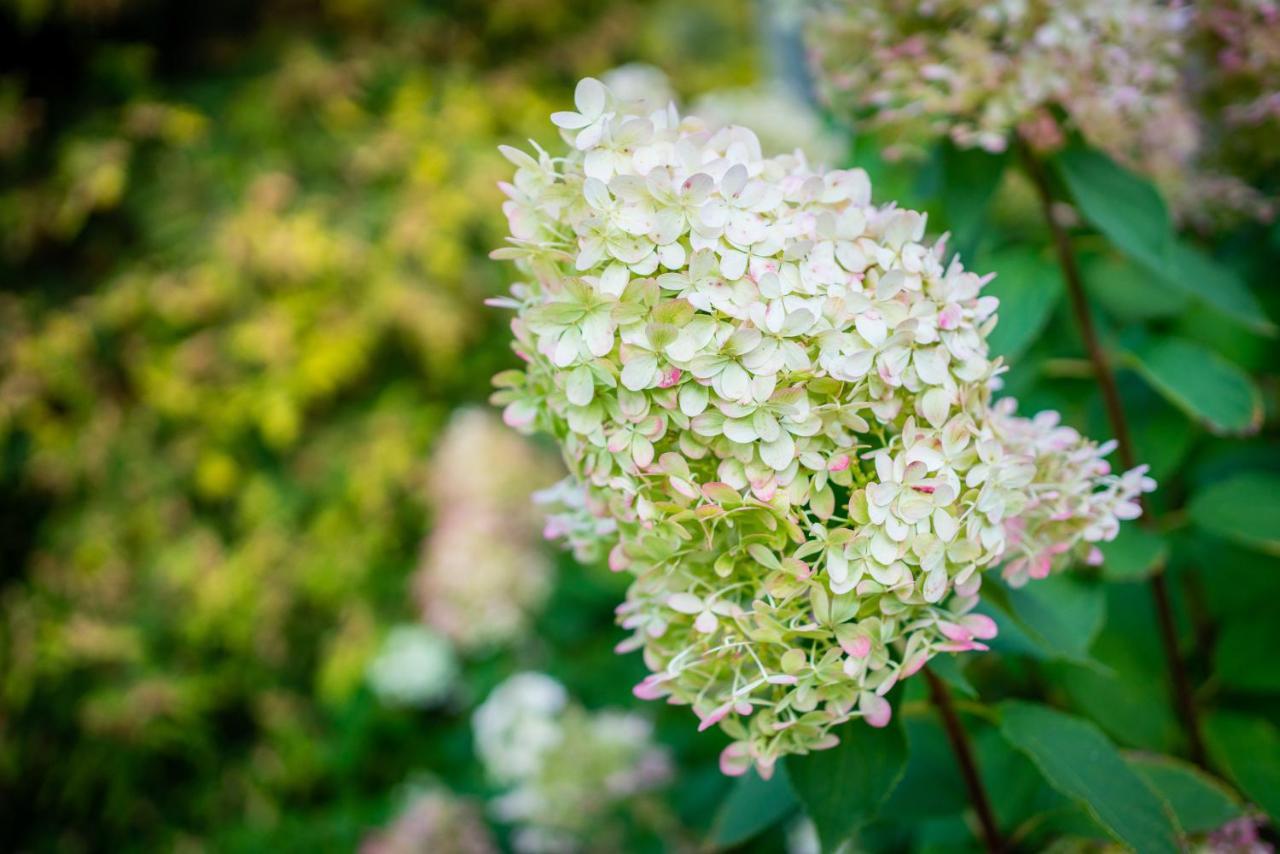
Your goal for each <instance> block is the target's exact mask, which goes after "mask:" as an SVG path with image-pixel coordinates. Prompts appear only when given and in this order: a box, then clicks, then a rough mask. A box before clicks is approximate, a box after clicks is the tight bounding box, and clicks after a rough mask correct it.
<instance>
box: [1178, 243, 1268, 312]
mask: <svg viewBox="0 0 1280 854" xmlns="http://www.w3.org/2000/svg"><path fill="white" fill-rule="evenodd" d="M1157 272H1158V273H1159V274H1160V275H1161V277H1162V278H1163V279H1164V280H1165V281H1167V282H1168V283H1169V284H1171V285H1173V286H1174V287H1175V288H1178V289H1179V290H1181V291H1182V292H1184V293H1187V294H1190V295H1191V296H1193V297H1195V298H1196V299H1198V300H1200V301H1201V302H1203V303H1204V304H1205V305H1208V306H1209V307H1210V308H1212V309H1214V310H1215V311H1217V312H1219V313H1220V314H1222V315H1224V316H1226V317H1228V318H1230V319H1231V320H1234V321H1236V322H1237V323H1239V324H1240V325H1242V326H1244V327H1245V328H1247V329H1249V330H1251V331H1253V332H1257V333H1259V334H1262V335H1274V334H1275V331H1276V327H1275V324H1273V323H1272V322H1271V320H1270V319H1269V318H1268V317H1267V315H1266V312H1264V311H1263V309H1262V305H1261V304H1260V303H1259V302H1258V298H1257V297H1255V296H1254V295H1253V292H1252V291H1251V290H1249V286H1248V285H1246V284H1245V283H1244V281H1243V280H1241V278H1240V277H1239V276H1238V275H1236V273H1235V271H1234V270H1232V269H1231V268H1230V267H1227V266H1225V265H1223V264H1221V263H1219V262H1218V261H1215V260H1214V259H1213V258H1211V257H1210V256H1208V255H1206V254H1205V253H1203V252H1201V251H1200V250H1199V249H1196V248H1195V247H1193V246H1188V245H1187V244H1185V243H1179V242H1176V241H1175V242H1174V243H1173V244H1172V245H1171V246H1170V247H1169V258H1168V263H1166V264H1165V266H1164V268H1163V269H1161V270H1158V271H1157Z"/></svg>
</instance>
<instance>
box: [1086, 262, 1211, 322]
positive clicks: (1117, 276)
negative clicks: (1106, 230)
mask: <svg viewBox="0 0 1280 854" xmlns="http://www.w3.org/2000/svg"><path fill="white" fill-rule="evenodd" d="M1080 266H1081V268H1082V269H1081V272H1082V275H1083V276H1084V284H1085V287H1086V288H1087V289H1088V291H1089V296H1090V298H1091V299H1093V300H1096V301H1097V302H1098V303H1100V304H1101V305H1102V307H1103V308H1105V309H1106V310H1107V313H1108V314H1110V315H1112V316H1113V317H1115V318H1116V319H1117V320H1119V321H1121V322H1122V323H1141V322H1144V321H1147V320H1155V319H1159V318H1163V317H1174V316H1175V315H1177V314H1179V313H1181V312H1182V311H1185V310H1186V308H1187V304H1188V303H1190V302H1191V300H1190V299H1189V298H1188V297H1187V295H1186V294H1184V293H1183V292H1182V291H1180V290H1173V289H1171V288H1170V287H1169V283H1168V282H1167V281H1166V280H1165V277H1164V273H1163V271H1159V272H1152V271H1151V270H1149V269H1147V268H1146V267H1144V266H1142V265H1141V264H1137V263H1135V262H1133V261H1132V260H1131V259H1129V258H1125V257H1123V256H1121V255H1118V254H1115V253H1107V254H1106V255H1102V256H1085V257H1082V258H1081V259H1080Z"/></svg>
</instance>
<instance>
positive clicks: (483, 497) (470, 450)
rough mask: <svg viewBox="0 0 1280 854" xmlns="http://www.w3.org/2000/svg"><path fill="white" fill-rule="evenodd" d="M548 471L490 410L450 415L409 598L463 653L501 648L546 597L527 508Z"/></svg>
mask: <svg viewBox="0 0 1280 854" xmlns="http://www.w3.org/2000/svg"><path fill="white" fill-rule="evenodd" d="M556 476H557V471H556V466H555V465H554V461H553V460H549V459H547V458H545V457H544V456H543V455H542V454H540V453H539V452H538V450H537V449H536V448H534V447H533V446H532V445H531V444H530V443H529V442H528V441H527V440H526V439H524V438H522V437H520V436H516V435H514V434H512V433H511V431H510V430H507V429H506V428H505V427H503V426H502V423H501V422H500V421H499V420H498V418H497V417H495V416H494V415H493V414H491V413H490V412H486V411H484V410H481V409H476V408H470V409H460V410H458V411H457V412H455V413H454V414H453V416H452V418H451V420H450V422H449V425H448V426H447V427H446V429H445V432H444V435H443V436H442V437H441V439H440V443H439V445H438V447H437V449H436V451H435V453H434V455H433V456H432V460H431V470H430V472H429V478H430V483H429V485H428V486H429V492H430V495H431V497H432V499H433V503H434V509H435V518H434V520H433V524H432V528H431V532H430V534H429V535H428V537H427V539H426V541H425V542H424V544H423V550H422V558H421V562H420V566H419V568H418V570H417V572H416V573H415V576H414V580H413V586H414V593H415V596H416V598H417V600H418V603H419V607H420V609H421V612H422V618H423V621H424V622H425V623H426V624H427V625H428V626H430V627H431V628H433V629H434V630H436V631H437V632H440V633H441V634H443V635H445V636H446V637H448V638H449V639H450V640H451V641H452V642H453V643H454V644H456V645H457V646H458V648H459V649H461V650H463V651H471V650H476V649H483V648H485V647H490V646H493V645H496V644H503V643H508V642H510V641H512V640H514V639H516V638H517V637H519V636H520V635H521V634H522V633H523V632H524V631H525V630H526V629H527V628H528V624H529V621H530V619H531V617H532V615H533V614H534V613H536V611H537V609H538V608H539V607H540V606H541V604H542V603H543V601H545V599H546V597H547V595H548V593H549V592H550V589H551V579H552V567H551V562H550V561H549V560H548V558H547V555H546V554H545V553H544V551H543V549H542V547H541V543H540V540H539V530H540V528H541V525H542V522H541V514H539V513H538V512H537V511H536V509H535V507H534V506H533V504H532V503H531V502H530V500H529V499H530V496H531V495H532V494H533V493H534V491H535V490H537V489H539V488H541V487H545V486H546V485H547V484H548V483H551V482H553V481H554V480H555V478H556Z"/></svg>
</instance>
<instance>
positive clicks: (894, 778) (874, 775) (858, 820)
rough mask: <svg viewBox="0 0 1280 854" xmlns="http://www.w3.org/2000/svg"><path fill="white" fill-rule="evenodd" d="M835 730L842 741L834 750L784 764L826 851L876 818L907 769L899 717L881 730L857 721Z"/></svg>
mask: <svg viewBox="0 0 1280 854" xmlns="http://www.w3.org/2000/svg"><path fill="white" fill-rule="evenodd" d="M836 732H837V734H838V735H839V736H840V743H839V744H838V745H836V746H835V747H833V748H831V749H830V750H818V751H815V752H813V753H809V754H806V755H804V756H790V757H788V758H787V760H786V762H787V776H788V777H790V779H791V786H792V788H793V789H794V790H795V792H796V795H797V796H798V797H799V798H800V803H801V804H803V805H804V808H805V812H806V813H808V815H809V818H810V819H812V821H813V823H814V826H815V828H816V829H817V831H818V839H819V840H820V841H821V843H822V850H823V851H827V852H829V851H834V850H836V849H837V848H838V847H839V846H840V845H841V844H842V843H843V842H844V841H845V840H847V839H849V838H850V837H851V836H853V834H854V833H856V832H857V830H858V828H860V827H862V826H863V825H864V824H866V823H867V822H868V821H870V820H871V819H872V818H874V817H875V816H876V813H877V812H879V810H880V807H881V805H882V804H884V802H885V801H886V800H888V798H889V795H890V794H892V792H893V790H894V788H895V787H896V786H897V785H898V782H899V781H900V780H901V779H902V775H903V773H904V772H905V771H906V768H907V739H906V735H905V734H904V733H903V727H902V721H901V715H894V717H893V720H891V721H890V723H889V725H888V726H887V727H885V728H883V729H876V728H875V727H872V726H868V725H867V724H866V723H864V722H863V721H860V720H854V721H850V722H849V723H847V724H844V725H843V726H842V727H840V728H839V729H838V730H836Z"/></svg>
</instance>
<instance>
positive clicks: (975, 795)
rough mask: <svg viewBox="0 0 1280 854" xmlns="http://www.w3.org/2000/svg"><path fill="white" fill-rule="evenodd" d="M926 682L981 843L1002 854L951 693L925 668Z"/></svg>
mask: <svg viewBox="0 0 1280 854" xmlns="http://www.w3.org/2000/svg"><path fill="white" fill-rule="evenodd" d="M924 678H925V681H927V682H928V683H929V696H930V698H932V700H933V704H934V706H936V707H937V709H938V715H939V716H940V717H941V718H942V727H943V729H945V730H946V733H947V740H948V741H949V742H951V750H952V752H953V753H955V755H956V762H957V764H959V766H960V773H961V775H962V776H963V777H964V785H965V788H966V789H967V790H968V791H969V800H970V801H971V802H972V803H973V809H974V811H975V812H976V813H977V814H978V824H979V825H981V827H982V842H983V845H985V846H986V849H987V851H988V852H990V854H999V852H1002V851H1004V842H1003V841H1002V840H1001V838H1000V826H999V825H998V824H997V823H996V815H995V812H994V811H993V810H992V809H991V801H990V799H989V798H988V797H987V790H986V788H984V787H983V785H982V776H981V775H980V774H979V773H978V763H977V762H976V761H975V760H974V758H973V749H972V748H971V747H970V745H969V736H968V735H967V734H966V733H965V731H964V726H963V725H961V723H960V718H959V716H957V715H956V708H955V704H954V703H953V702H952V701H951V691H950V689H949V688H947V685H946V683H945V682H943V681H942V680H941V679H939V678H938V676H937V675H936V674H935V673H934V672H933V671H932V670H930V669H929V668H928V667H926V668H925V669H924Z"/></svg>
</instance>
